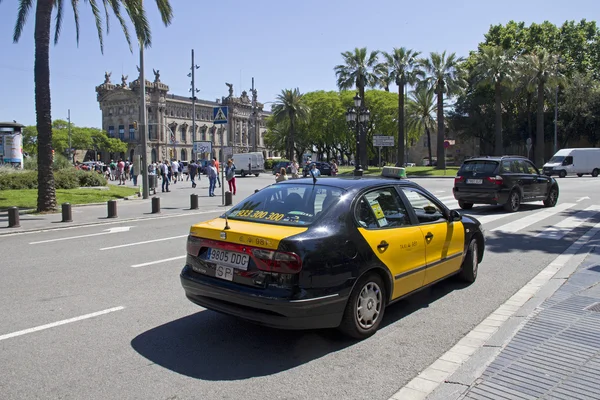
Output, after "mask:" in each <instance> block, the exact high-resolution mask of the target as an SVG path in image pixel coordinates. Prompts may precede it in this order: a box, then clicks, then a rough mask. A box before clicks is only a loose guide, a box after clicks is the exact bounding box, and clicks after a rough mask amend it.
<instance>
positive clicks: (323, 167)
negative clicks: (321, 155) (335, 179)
mask: <svg viewBox="0 0 600 400" xmlns="http://www.w3.org/2000/svg"><path fill="white" fill-rule="evenodd" d="M313 164H314V165H316V166H317V169H318V170H319V171H321V175H331V165H329V163H326V162H322V161H314V162H311V163H310V164H308V165H307V166H306V167H304V168H302V175H303V176H304V177H307V176H308V171H310V169H311V168H312V166H313Z"/></svg>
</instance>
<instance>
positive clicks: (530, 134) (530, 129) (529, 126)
mask: <svg viewBox="0 0 600 400" xmlns="http://www.w3.org/2000/svg"><path fill="white" fill-rule="evenodd" d="M531 97H532V94H531V92H529V91H527V105H526V107H527V137H528V138H529V139H531V141H532V142H533V123H532V122H531ZM527 158H529V159H530V160H531V161H534V158H535V157H533V158H532V157H531V154H527ZM534 162H535V161H534Z"/></svg>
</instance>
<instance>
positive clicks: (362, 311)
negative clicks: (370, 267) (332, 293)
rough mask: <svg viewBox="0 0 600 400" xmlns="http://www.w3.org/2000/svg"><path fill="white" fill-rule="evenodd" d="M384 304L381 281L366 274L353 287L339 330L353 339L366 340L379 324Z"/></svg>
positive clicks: (373, 275) (371, 274)
mask: <svg viewBox="0 0 600 400" xmlns="http://www.w3.org/2000/svg"><path fill="white" fill-rule="evenodd" d="M385 302H386V293H385V285H384V283H383V280H382V279H381V277H380V276H379V275H377V274H375V273H370V274H367V275H366V276H365V277H363V278H361V279H360V281H359V282H358V283H357V284H356V285H355V286H354V290H353V291H352V293H351V294H350V297H349V298H348V303H347V304H346V309H345V310H344V316H343V317H342V323H341V324H340V327H339V329H340V330H341V331H342V332H343V333H344V334H346V335H348V336H351V337H353V338H355V339H366V338H368V337H369V336H371V335H373V334H374V333H375V332H377V329H378V328H379V325H380V324H381V319H382V318H383V313H384V311H385Z"/></svg>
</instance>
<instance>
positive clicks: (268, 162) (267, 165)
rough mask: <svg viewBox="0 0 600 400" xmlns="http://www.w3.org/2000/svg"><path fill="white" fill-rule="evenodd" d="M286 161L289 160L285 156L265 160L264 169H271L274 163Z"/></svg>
mask: <svg viewBox="0 0 600 400" xmlns="http://www.w3.org/2000/svg"><path fill="white" fill-rule="evenodd" d="M286 161H289V160H286V159H285V158H281V159H279V160H265V171H271V170H272V169H273V166H274V165H275V164H277V163H278V162H286Z"/></svg>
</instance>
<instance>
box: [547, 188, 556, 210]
mask: <svg viewBox="0 0 600 400" xmlns="http://www.w3.org/2000/svg"><path fill="white" fill-rule="evenodd" d="M556 203H558V188H557V187H556V186H552V187H551V188H550V191H549V192H548V197H546V199H545V200H544V205H545V206H546V207H554V206H555V205H556Z"/></svg>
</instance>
